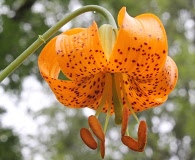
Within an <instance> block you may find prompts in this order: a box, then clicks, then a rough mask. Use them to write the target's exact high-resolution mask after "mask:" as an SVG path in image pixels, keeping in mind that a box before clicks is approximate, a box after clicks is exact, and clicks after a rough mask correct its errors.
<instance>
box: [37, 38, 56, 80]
mask: <svg viewBox="0 0 195 160" xmlns="http://www.w3.org/2000/svg"><path fill="white" fill-rule="evenodd" d="M55 41H56V37H55V38H53V39H52V40H51V41H49V42H48V43H47V45H46V46H45V47H44V49H43V50H42V52H41V54H40V56H39V58H38V66H39V70H40V72H41V74H42V75H44V76H47V77H48V76H50V77H51V78H57V77H58V74H59V72H60V68H59V65H58V60H57V57H56V53H55ZM43 78H44V77H43ZM44 79H45V78H44Z"/></svg>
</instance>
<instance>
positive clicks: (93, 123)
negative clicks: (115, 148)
mask: <svg viewBox="0 0 195 160" xmlns="http://www.w3.org/2000/svg"><path fill="white" fill-rule="evenodd" d="M88 123H89V127H90V128H91V130H92V131H93V133H94V135H95V136H96V137H97V138H98V139H99V140H101V141H105V135H104V132H103V129H102V126H101V124H100V122H99V121H98V119H97V118H96V117H95V116H93V115H91V116H89V118H88Z"/></svg>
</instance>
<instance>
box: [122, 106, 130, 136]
mask: <svg viewBox="0 0 195 160" xmlns="http://www.w3.org/2000/svg"><path fill="white" fill-rule="evenodd" d="M128 118H129V110H128V108H127V107H126V106H124V107H123V115H122V125H121V135H122V136H124V135H125V132H126V130H127V125H128Z"/></svg>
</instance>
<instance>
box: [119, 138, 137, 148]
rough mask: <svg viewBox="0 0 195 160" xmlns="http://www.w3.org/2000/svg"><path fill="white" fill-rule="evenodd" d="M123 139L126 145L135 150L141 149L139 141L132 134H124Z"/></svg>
mask: <svg viewBox="0 0 195 160" xmlns="http://www.w3.org/2000/svg"><path fill="white" fill-rule="evenodd" d="M121 141H122V142H123V144H124V145H126V146H127V147H128V148H129V149H131V150H133V151H139V148H138V141H136V140H135V139H133V138H132V137H130V136H122V137H121Z"/></svg>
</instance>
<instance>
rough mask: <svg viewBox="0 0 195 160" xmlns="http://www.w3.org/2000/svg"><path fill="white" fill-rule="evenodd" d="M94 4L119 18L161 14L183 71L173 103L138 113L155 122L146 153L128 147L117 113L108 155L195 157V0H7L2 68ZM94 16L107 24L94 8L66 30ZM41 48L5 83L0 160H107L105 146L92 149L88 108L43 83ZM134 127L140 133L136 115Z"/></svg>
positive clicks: (151, 159) (0, 94) (1, 0)
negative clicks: (83, 135)
mask: <svg viewBox="0 0 195 160" xmlns="http://www.w3.org/2000/svg"><path fill="white" fill-rule="evenodd" d="M89 4H95V5H100V6H102V7H105V8H106V9H108V10H109V11H110V12H111V13H112V14H113V16H114V17H115V19H117V14H118V11H119V10H120V8H121V7H123V6H126V7H127V12H128V13H129V14H130V15H131V16H136V15H139V14H141V13H145V12H150V13H154V14H156V15H157V16H158V17H159V18H160V19H161V20H162V22H163V24H164V26H165V29H166V32H167V36H168V42H169V55H170V56H171V57H172V58H173V59H174V61H175V62H176V64H177V66H178V69H179V80H178V84H177V86H176V88H175V90H174V91H173V92H172V93H171V94H170V96H169V99H168V100H167V102H166V103H165V104H163V105H162V106H160V107H157V108H155V109H150V110H147V111H145V112H143V113H139V114H138V116H139V117H140V118H144V119H146V121H147V124H148V143H147V147H146V149H145V151H144V152H143V153H136V152H133V151H130V150H128V149H127V147H125V146H124V145H123V144H122V143H121V142H120V135H119V133H120V127H118V126H116V125H114V124H113V119H112V118H111V120H110V122H109V127H108V131H107V139H106V141H107V143H106V158H105V159H108V160H119V159H124V160H131V159H133V160H195V69H194V68H195V0H170V1H168V0H166V1H165V0H164V1H163V0H70V1H69V0H55V1H50V0H15V1H13V0H0V57H1V58H0V70H2V69H4V68H5V67H6V66H7V65H9V64H10V63H11V62H12V61H13V60H14V59H15V58H16V57H17V56H18V55H20V54H21V53H22V52H23V51H24V50H25V49H26V48H27V47H28V46H29V45H30V44H31V43H32V42H34V41H35V40H36V39H37V37H38V35H40V34H43V33H44V32H45V31H46V30H47V29H48V28H49V27H51V26H52V25H53V24H55V23H56V22H57V21H59V20H60V19H61V18H62V17H63V16H64V15H66V14H67V13H70V12H71V11H72V10H75V9H76V8H79V7H81V6H83V5H89ZM93 20H96V21H97V22H98V24H99V26H100V25H101V24H103V23H104V22H105V19H104V18H103V17H102V16H101V15H100V14H98V13H92V12H91V13H87V14H83V15H82V16H79V17H78V18H76V19H75V20H73V21H71V22H70V23H68V24H67V25H66V26H65V27H63V28H62V31H63V30H67V29H69V28H72V27H88V26H89V25H90V24H91V23H92V21H93ZM59 32H60V31H59ZM41 48H42V47H41ZM41 48H40V49H39V50H38V51H36V53H34V54H33V55H32V56H30V57H29V58H28V59H27V60H26V61H25V62H24V63H23V64H22V65H21V66H20V67H19V68H18V69H17V70H16V71H14V73H12V74H11V75H10V76H9V77H8V78H6V79H5V80H4V81H3V82H2V83H1V84H0V160H22V159H25V160H46V159H47V160H77V159H82V160H88V159H89V160H98V159H100V156H99V152H98V151H91V150H90V149H88V148H87V147H86V146H85V145H84V144H83V143H82V140H81V139H80V136H79V130H80V128H81V127H86V126H87V118H86V115H87V114H89V113H88V112H89V110H74V109H68V108H65V107H63V106H62V105H61V104H59V103H58V102H57V101H56V100H55V97H54V96H53V95H52V93H51V91H50V90H49V89H48V86H47V85H46V84H45V83H44V82H43V80H42V78H41V76H40V74H39V70H38V67H37V57H38V55H39V53H40V50H41ZM129 126H130V127H129V128H131V130H130V133H131V135H133V136H135V137H136V127H137V126H136V123H135V120H134V119H133V118H132V119H130V123H129Z"/></svg>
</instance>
